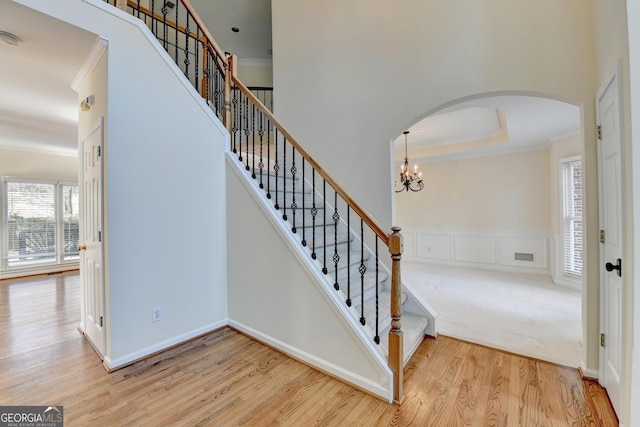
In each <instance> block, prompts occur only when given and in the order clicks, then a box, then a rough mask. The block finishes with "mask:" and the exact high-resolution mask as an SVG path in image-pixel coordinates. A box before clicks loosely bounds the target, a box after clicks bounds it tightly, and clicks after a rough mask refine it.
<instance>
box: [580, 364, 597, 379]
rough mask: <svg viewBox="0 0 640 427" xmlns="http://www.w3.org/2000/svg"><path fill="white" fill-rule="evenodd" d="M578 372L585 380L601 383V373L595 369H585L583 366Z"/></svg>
mask: <svg viewBox="0 0 640 427" xmlns="http://www.w3.org/2000/svg"><path fill="white" fill-rule="evenodd" d="M578 372H579V373H580V377H581V378H582V379H583V380H588V381H595V382H599V381H600V380H599V379H598V378H599V377H600V373H599V372H598V371H596V370H594V369H586V368H583V364H581V366H580V367H579V368H578Z"/></svg>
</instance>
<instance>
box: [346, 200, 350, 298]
mask: <svg viewBox="0 0 640 427" xmlns="http://www.w3.org/2000/svg"><path fill="white" fill-rule="evenodd" d="M346 303H347V307H351V206H349V205H347V301H346Z"/></svg>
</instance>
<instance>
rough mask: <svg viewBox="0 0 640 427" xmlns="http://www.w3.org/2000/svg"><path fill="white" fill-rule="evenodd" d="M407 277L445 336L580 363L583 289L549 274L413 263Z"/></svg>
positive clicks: (407, 268) (405, 271) (404, 266)
mask: <svg viewBox="0 0 640 427" xmlns="http://www.w3.org/2000/svg"><path fill="white" fill-rule="evenodd" d="M402 281H403V282H404V283H405V284H406V285H407V286H411V287H412V288H413V289H414V290H415V291H416V292H417V293H418V294H419V295H420V296H422V298H424V300H425V301H426V302H427V303H429V304H430V305H431V306H432V307H433V308H434V309H435V310H436V311H437V312H438V330H439V333H440V334H442V335H447V336H451V337H455V338H460V339H463V340H466V341H471V342H475V343H478V344H484V345H487V346H490V347H494V348H498V349H502V350H506V351H510V352H513V353H517V354H522V355H526V356H531V357H534V358H537V359H542V360H547V361H550V362H554V363H559V364H562V365H565V366H570V367H574V368H575V367H578V366H580V361H581V359H582V353H583V350H582V323H581V304H582V303H581V298H582V296H581V292H579V291H576V290H571V289H567V288H563V287H560V286H557V285H554V284H553V282H552V281H551V279H550V278H549V277H544V276H537V275H527V274H512V273H503V272H495V271H486V270H475V269H466V268H455V267H449V266H440V265H432V264H423V263H409V262H403V263H402Z"/></svg>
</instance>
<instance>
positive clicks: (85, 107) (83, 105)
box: [80, 95, 95, 111]
mask: <svg viewBox="0 0 640 427" xmlns="http://www.w3.org/2000/svg"><path fill="white" fill-rule="evenodd" d="M94 99H95V98H94V97H93V95H89V96H88V97H86V98H85V99H83V100H82V101H81V102H80V109H81V110H82V111H89V110H90V109H91V107H93V102H94Z"/></svg>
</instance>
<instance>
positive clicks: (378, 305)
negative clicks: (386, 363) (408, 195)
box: [373, 234, 380, 344]
mask: <svg viewBox="0 0 640 427" xmlns="http://www.w3.org/2000/svg"><path fill="white" fill-rule="evenodd" d="M374 235H375V238H376V336H375V337H374V338H373V340H374V341H375V342H376V344H380V334H379V332H378V322H379V319H378V314H379V310H380V303H379V296H380V294H379V292H378V235H377V234H374Z"/></svg>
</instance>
